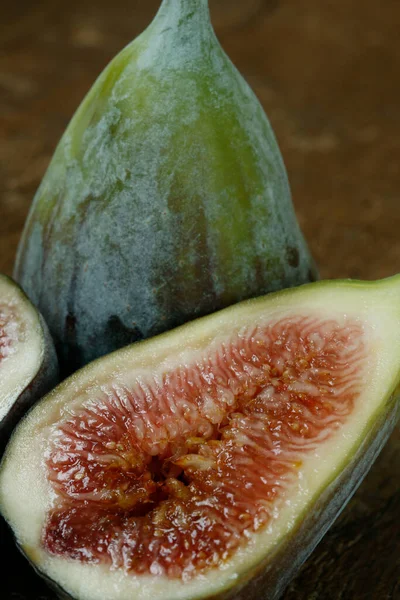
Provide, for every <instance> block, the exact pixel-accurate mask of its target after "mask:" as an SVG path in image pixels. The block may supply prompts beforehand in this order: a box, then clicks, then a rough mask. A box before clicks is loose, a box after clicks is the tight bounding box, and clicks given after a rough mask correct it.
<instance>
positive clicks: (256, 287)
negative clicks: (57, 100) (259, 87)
mask: <svg viewBox="0 0 400 600" xmlns="http://www.w3.org/2000/svg"><path fill="white" fill-rule="evenodd" d="M14 274H15V277H16V279H17V280H18V281H19V282H20V283H21V284H22V285H23V287H24V288H25V289H26V290H27V292H28V293H29V295H30V296H31V298H32V299H33V301H34V302H35V303H36V305H37V306H38V307H39V309H40V310H41V312H42V313H43V314H44V316H45V318H46V321H47V322H48V324H49V327H50V331H51V332H52V334H53V337H54V339H55V341H56V346H57V349H58V352H59V355H60V359H61V363H62V365H63V368H66V369H67V371H71V370H73V369H74V368H76V367H78V366H80V365H82V364H85V363H87V362H89V361H90V360H92V359H94V358H96V357H98V356H101V355H104V354H106V353H108V352H110V351H112V350H115V349H116V348H118V347H121V346H122V345H125V344H127V343H130V342H133V341H136V340H139V339H142V338H147V337H149V336H152V335H155V334H158V333H160V332H162V331H165V330H168V329H170V328H172V327H175V326H177V325H179V324H182V323H184V322H186V321H188V320H191V319H193V318H195V317H198V316H202V315H205V314H209V313H211V312H213V311H215V310H218V309H220V308H223V307H226V306H228V305H231V304H233V303H236V302H238V301H240V300H243V299H245V298H249V297H253V296H256V295H260V294H263V293H267V292H270V291H273V290H277V289H281V288H285V287H291V286H296V285H299V284H301V283H304V282H308V281H311V280H314V279H316V278H317V273H316V270H315V266H314V263H313V260H312V258H311V256H310V254H309V251H308V249H307V246H306V243H305V241H304V238H303V236H302V234H301V231H300V229H299V226H298V223H297V221H296V216H295V213H294V211H293V206H292V202H291V197H290V190H289V185H288V180H287V176H286V172H285V168H284V165H283V162H282V158H281V155H280V152H279V149H278V146H277V143H276V140H275V138H274V135H273V132H272V130H271V127H270V125H269V122H268V120H267V118H266V116H265V113H264V112H263V109H262V107H261V105H260V104H259V102H258V100H257V99H256V97H255V96H254V94H253V92H252V91H251V89H250V88H249V86H248V85H247V84H246V82H245V81H244V80H243V78H242V77H241V76H240V74H239V73H238V71H237V70H236V69H235V67H234V66H233V64H232V63H231V62H230V60H229V59H228V57H227V56H226V55H225V53H224V51H223V50H222V48H221V46H220V45H219V43H218V41H217V39H216V36H215V34H214V31H213V29H212V26H211V23H210V19H209V11H208V4H207V1H206V0H189V1H187V0H185V1H184V0H165V1H164V2H163V4H162V6H161V8H160V10H159V13H158V14H157V16H156V18H155V19H154V21H153V23H152V24H151V25H150V26H149V27H148V29H147V30H146V31H145V32H144V33H143V34H142V35H140V36H139V37H138V38H137V39H136V40H134V41H133V42H132V43H131V44H130V45H129V46H127V47H126V48H125V49H124V50H123V51H122V52H121V53H120V54H119V55H118V56H117V57H116V58H115V59H114V60H113V61H112V62H111V63H110V64H109V66H108V67H107V68H106V69H105V71H104V72H103V73H102V74H101V75H100V77H99V79H98V80H97V81H96V83H95V84H94V86H93V87H92V89H91V90H90V92H89V93H88V95H87V97H86V98H85V100H84V101H83V103H82V105H81V106H80V108H79V109H78V111H77V113H76V114H75V116H74V117H73V119H72V121H71V123H70V125H69V126H68V128H67V130H66V132H65V134H64V136H63V137H62V139H61V141H60V143H59V145H58V147H57V150H56V152H55V155H54V157H53V159H52V161H51V164H50V167H49V169H48V171H47V173H46V175H45V177H44V179H43V182H42V184H41V186H40V188H39V190H38V192H37V194H36V197H35V199H34V202H33V206H32V209H31V212H30V215H29V218H28V221H27V223H26V226H25V230H24V233H23V237H22V240H21V243H20V247H19V252H18V256H17V261H16V266H15V272H14Z"/></svg>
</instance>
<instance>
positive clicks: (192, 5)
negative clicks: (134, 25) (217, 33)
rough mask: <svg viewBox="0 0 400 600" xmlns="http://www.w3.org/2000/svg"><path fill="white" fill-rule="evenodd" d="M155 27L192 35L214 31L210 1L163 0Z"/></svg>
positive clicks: (155, 20)
mask: <svg viewBox="0 0 400 600" xmlns="http://www.w3.org/2000/svg"><path fill="white" fill-rule="evenodd" d="M153 26H155V27H157V28H158V27H162V28H163V29H164V31H166V30H167V29H169V30H172V31H175V32H177V31H180V32H181V33H182V34H184V33H189V32H190V33H191V34H192V35H193V34H194V35H196V32H197V34H199V35H204V33H205V32H206V31H213V29H212V25H211V18H210V10H209V6H208V0H163V2H162V4H161V6H160V9H159V11H158V13H157V14H156V16H155V19H154V21H153Z"/></svg>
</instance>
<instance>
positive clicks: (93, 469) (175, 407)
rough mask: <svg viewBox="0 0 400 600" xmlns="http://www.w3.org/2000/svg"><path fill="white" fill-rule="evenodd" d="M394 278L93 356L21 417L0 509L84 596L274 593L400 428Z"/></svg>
mask: <svg viewBox="0 0 400 600" xmlns="http://www.w3.org/2000/svg"><path fill="white" fill-rule="evenodd" d="M399 381H400V276H398V277H395V278H391V279H388V280H384V281H382V282H378V283H363V282H349V281H341V282H321V283H316V284H310V285H306V286H303V287H301V288H297V289H294V290H290V291H288V290H287V291H284V292H278V293H276V294H272V295H269V296H268V297H265V298H261V299H257V300H251V301H248V302H245V303H242V304H239V305H236V306H234V307H231V308H228V309H226V310H224V311H222V312H219V313H215V314H214V315H212V316H210V317H206V318H203V319H201V320H198V321H195V322H193V323H191V324H189V325H185V326H183V327H181V328H179V329H176V330H174V331H171V332H169V333H167V334H164V335H162V336H160V337H158V338H153V339H152V340H149V341H146V342H142V343H140V344H137V345H134V346H131V347H128V348H127V349H125V350H122V351H118V352H116V353H114V354H111V355H109V356H107V357H105V358H102V359H99V360H98V361H96V362H94V363H92V364H90V365H89V366H87V367H85V368H84V369H82V370H81V371H79V372H77V373H76V374H75V375H74V376H72V377H71V378H70V379H68V380H67V381H65V382H64V383H62V384H61V385H60V386H59V387H58V388H57V389H56V390H54V391H53V392H52V393H51V394H50V395H48V396H47V397H46V398H45V399H44V400H43V401H42V402H40V403H39V404H38V405H37V406H36V407H35V408H34V409H33V410H32V411H31V412H30V413H29V414H28V415H27V417H26V418H25V419H24V420H23V421H22V422H21V423H20V425H19V426H18V428H17V429H16V431H15V433H14V435H13V437H12V440H11V441H10V444H9V446H8V448H7V451H6V454H5V457H4V459H3V462H2V464H1V468H0V509H1V512H2V513H3V515H4V516H5V518H6V520H7V521H8V523H9V525H10V526H11V528H12V529H13V531H14V534H15V537H16V540H17V543H18V545H19V546H20V548H21V549H22V551H23V552H24V553H25V554H26V556H27V557H28V558H29V559H30V561H31V562H32V563H33V564H34V566H35V567H36V569H37V570H38V571H39V572H40V573H41V574H42V575H44V576H45V577H46V578H47V579H48V580H51V581H52V582H54V583H55V585H56V586H58V589H59V591H60V593H62V594H67V595H68V596H70V597H73V598H76V599H78V600H104V598H107V600H148V599H149V598H151V599H152V600H161V599H162V600H189V599H190V600H195V599H200V598H204V599H205V598H209V599H211V598H212V599H214V600H215V599H221V600H222V599H228V598H237V599H246V600H260V599H274V598H277V597H278V596H279V594H280V593H281V592H282V590H283V589H284V587H285V585H286V584H287V583H288V581H289V580H290V578H291V577H292V576H293V575H294V574H295V572H296V570H297V569H298V568H299V566H300V565H301V563H302V562H303V561H304V560H305V559H306V557H307V556H308V555H309V553H310V552H311V550H312V549H313V548H314V546H315V545H316V544H317V543H318V541H319V540H320V538H321V537H322V535H323V534H324V533H325V531H326V530H327V528H328V527H329V525H330V524H331V523H332V521H333V520H334V519H335V518H336V516H337V515H338V514H339V512H340V511H341V509H342V508H343V506H344V504H345V503H346V501H347V500H348V499H349V497H350V495H351V494H352V493H353V492H354V491H355V489H356V488H357V486H358V485H359V484H360V482H361V480H362V479H363V477H364V476H365V474H366V472H367V471H368V469H369V467H370V465H371V463H372V462H373V460H374V458H375V457H376V455H377V454H378V452H379V450H380V449H381V447H382V445H383V444H384V442H385V440H386V439H387V437H388V435H389V433H390V432H391V430H392V429H393V427H394V424H395V422H396V419H397V416H398V412H399V410H398V409H399V405H398V385H399Z"/></svg>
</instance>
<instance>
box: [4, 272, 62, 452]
mask: <svg viewBox="0 0 400 600" xmlns="http://www.w3.org/2000/svg"><path fill="white" fill-rule="evenodd" d="M57 382H58V367H57V358H56V353H55V350H54V346H53V343H52V341H51V338H50V335H49V332H48V329H47V326H46V324H45V323H44V321H43V318H42V317H41V315H40V314H39V313H38V312H37V310H36V309H35V307H34V306H33V305H32V304H31V302H30V301H29V299H28V298H27V297H26V296H25V294H24V292H23V291H22V290H21V288H20V287H19V286H18V285H17V284H15V283H14V282H13V281H12V280H11V279H9V278H8V277H6V276H5V275H1V274H0V449H3V448H4V445H5V442H6V440H7V437H8V436H9V434H10V432H11V430H12V428H13V427H14V426H15V425H16V423H17V422H18V420H19V419H20V418H21V416H22V415H23V414H24V413H25V412H26V411H27V410H28V408H30V406H31V405H32V404H33V403H34V402H35V401H36V400H38V399H39V398H41V397H42V396H43V395H44V394H46V393H47V392H48V391H49V390H51V389H52V388H53V387H54V386H55V385H56V384H57Z"/></svg>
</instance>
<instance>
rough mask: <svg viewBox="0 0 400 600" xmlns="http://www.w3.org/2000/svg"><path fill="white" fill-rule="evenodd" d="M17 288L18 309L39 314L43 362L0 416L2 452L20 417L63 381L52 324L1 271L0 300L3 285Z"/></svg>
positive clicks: (5, 384) (38, 330)
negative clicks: (48, 324) (60, 374)
mask: <svg viewBox="0 0 400 600" xmlns="http://www.w3.org/2000/svg"><path fill="white" fill-rule="evenodd" d="M2 287H10V288H13V290H14V294H15V296H16V297H18V310H19V311H20V313H21V316H23V313H22V309H23V308H25V309H26V311H29V312H30V313H33V314H34V315H35V317H36V323H35V334H36V335H37V336H39V339H40V347H41V348H40V350H41V357H40V365H39V366H38V368H37V370H36V372H35V373H33V374H32V379H31V380H30V381H29V382H28V383H27V385H26V387H25V388H24V389H22V390H21V391H20V392H19V394H18V396H16V397H15V399H14V401H13V404H12V406H11V407H10V410H9V411H8V412H7V413H6V414H5V415H4V416H3V418H2V419H0V454H1V453H2V452H3V450H4V448H5V446H6V444H7V441H8V439H9V437H10V435H11V432H12V431H13V429H14V427H15V426H16V425H17V423H18V421H19V420H20V419H21V417H23V416H24V414H25V413H26V412H27V411H28V409H29V408H31V406H32V405H33V404H34V403H35V402H37V401H38V400H39V399H40V398H42V397H43V396H44V395H45V394H47V393H48V392H49V391H51V390H52V389H53V388H54V387H55V386H56V385H57V383H58V382H59V368H58V361H57V355H56V351H55V348H54V344H53V340H52V338H51V335H50V333H49V330H48V327H47V325H46V323H45V321H44V319H43V317H42V315H41V314H40V313H39V312H38V311H37V310H36V308H35V307H34V306H33V305H32V303H31V302H30V300H29V298H28V297H27V296H26V294H25V292H24V291H23V290H22V288H20V286H18V285H17V284H16V283H15V282H14V281H13V280H12V279H11V278H9V277H7V276H6V275H2V274H0V302H1V288H2ZM2 379H3V385H4V386H7V376H6V374H5V375H3V378H2Z"/></svg>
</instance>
